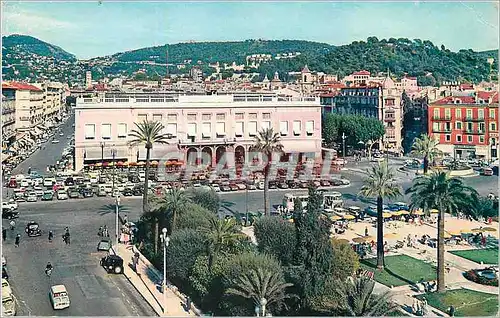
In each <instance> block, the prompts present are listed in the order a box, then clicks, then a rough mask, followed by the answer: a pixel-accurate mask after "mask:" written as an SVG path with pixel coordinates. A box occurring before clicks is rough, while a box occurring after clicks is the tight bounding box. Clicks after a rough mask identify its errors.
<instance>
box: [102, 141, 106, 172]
mask: <svg viewBox="0 0 500 318" xmlns="http://www.w3.org/2000/svg"><path fill="white" fill-rule="evenodd" d="M105 146H106V143H105V142H101V172H102V169H104V147H105Z"/></svg>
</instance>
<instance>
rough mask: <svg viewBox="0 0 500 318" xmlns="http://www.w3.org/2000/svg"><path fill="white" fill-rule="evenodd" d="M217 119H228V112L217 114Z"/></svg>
mask: <svg viewBox="0 0 500 318" xmlns="http://www.w3.org/2000/svg"><path fill="white" fill-rule="evenodd" d="M216 119H217V120H226V114H224V113H221V114H217V116H216Z"/></svg>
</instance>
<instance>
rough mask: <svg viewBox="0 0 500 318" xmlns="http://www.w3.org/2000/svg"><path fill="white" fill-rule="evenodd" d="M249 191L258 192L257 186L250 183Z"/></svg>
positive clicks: (248, 185)
mask: <svg viewBox="0 0 500 318" xmlns="http://www.w3.org/2000/svg"><path fill="white" fill-rule="evenodd" d="M247 189H248V190H256V189H257V186H256V185H255V184H254V183H248V184H247Z"/></svg>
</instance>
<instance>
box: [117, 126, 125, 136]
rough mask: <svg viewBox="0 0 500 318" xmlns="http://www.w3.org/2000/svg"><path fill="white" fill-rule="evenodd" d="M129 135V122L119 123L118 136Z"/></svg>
mask: <svg viewBox="0 0 500 318" xmlns="http://www.w3.org/2000/svg"><path fill="white" fill-rule="evenodd" d="M126 137H127V124H118V138H126Z"/></svg>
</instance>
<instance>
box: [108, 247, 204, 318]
mask: <svg viewBox="0 0 500 318" xmlns="http://www.w3.org/2000/svg"><path fill="white" fill-rule="evenodd" d="M132 248H133V246H132V245H128V246H126V245H123V244H119V245H118V248H117V249H116V252H117V254H118V255H120V257H121V258H123V267H124V269H123V274H124V275H125V277H127V279H128V280H129V281H130V283H131V284H132V285H133V286H134V287H135V288H136V289H137V291H138V292H139V293H140V294H141V295H142V296H143V297H144V299H145V300H146V301H147V302H148V303H149V304H150V305H151V307H152V308H153V309H154V310H155V311H156V313H157V314H158V316H160V317H188V316H197V315H199V311H198V310H197V309H196V308H194V306H193V305H192V306H191V308H190V309H189V311H187V310H186V307H185V306H186V299H185V297H184V296H183V295H181V294H180V293H179V292H178V291H177V290H176V287H175V286H172V285H171V284H169V283H168V282H167V286H168V287H167V290H166V292H167V294H166V309H167V310H166V313H163V293H162V292H161V282H162V279H163V277H162V276H163V275H162V274H160V273H159V272H158V270H157V269H156V268H154V266H153V265H152V264H151V263H150V262H149V261H148V260H147V259H146V258H145V257H144V256H143V255H142V254H141V255H140V257H139V264H138V265H137V273H136V272H134V271H133V269H132V256H133V255H134V251H133V250H132ZM195 311H196V312H198V314H196V313H195Z"/></svg>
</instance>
